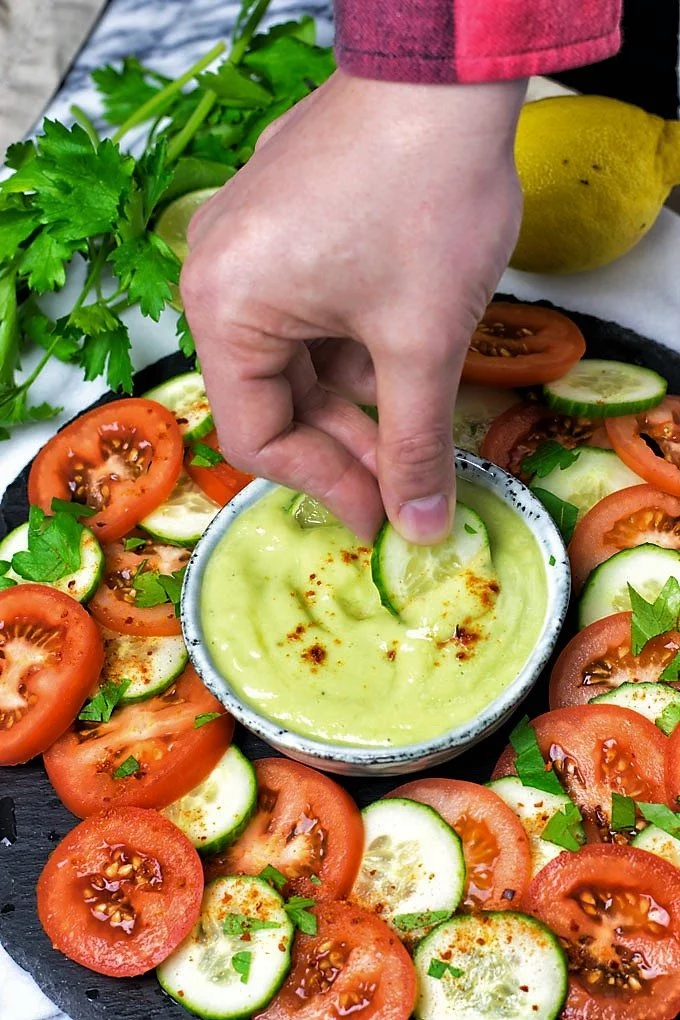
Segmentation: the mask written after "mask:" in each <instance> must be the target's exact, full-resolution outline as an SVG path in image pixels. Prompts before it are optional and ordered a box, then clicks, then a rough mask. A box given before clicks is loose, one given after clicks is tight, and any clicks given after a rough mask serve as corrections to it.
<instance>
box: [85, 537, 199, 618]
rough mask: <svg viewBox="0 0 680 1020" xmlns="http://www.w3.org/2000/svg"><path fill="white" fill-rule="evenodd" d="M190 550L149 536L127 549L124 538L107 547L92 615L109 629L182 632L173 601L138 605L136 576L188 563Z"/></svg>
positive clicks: (165, 572) (91, 608) (89, 607)
mask: <svg viewBox="0 0 680 1020" xmlns="http://www.w3.org/2000/svg"><path fill="white" fill-rule="evenodd" d="M190 555H191V552H190V550H188V549H180V548H178V547H177V546H174V545H162V544H161V543H159V542H154V541H152V540H147V541H146V542H145V543H144V545H141V546H139V547H137V548H136V549H131V550H126V549H125V546H124V545H123V543H122V542H113V543H112V544H111V545H107V546H105V547H104V557H105V561H106V563H105V567H104V579H103V580H102V583H101V584H100V585H99V588H98V589H97V591H96V592H95V593H94V597H93V598H91V599H90V601H89V603H88V609H89V610H90V612H91V613H92V615H93V616H94V617H95V619H97V620H98V621H99V623H101V625H102V626H103V627H108V628H109V630H115V631H118V633H119V634H138V635H141V636H143V637H164V636H168V635H172V634H181V633H182V628H181V626H180V622H179V619H178V617H177V614H176V613H175V607H174V605H172V603H169V602H165V603H162V604H161V605H158V606H140V605H138V599H139V592H138V591H137V589H136V588H135V586H134V580H135V577H136V576H137V575H138V574H141V573H146V572H155V573H158V574H172V573H173V572H174V571H176V570H181V569H182V567H186V565H187V563H188V562H189V557H190Z"/></svg>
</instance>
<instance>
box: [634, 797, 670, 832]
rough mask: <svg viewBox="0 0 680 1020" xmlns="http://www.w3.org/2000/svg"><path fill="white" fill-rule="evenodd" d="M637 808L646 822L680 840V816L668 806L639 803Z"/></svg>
mask: <svg viewBox="0 0 680 1020" xmlns="http://www.w3.org/2000/svg"><path fill="white" fill-rule="evenodd" d="M637 806H638V808H639V809H640V812H641V814H642V817H643V818H644V819H645V821H647V822H650V824H652V825H656V826H657V828H659V829H663V831H664V832H667V833H668V835H669V836H673V838H674V839H680V814H676V813H675V812H674V811H671V809H670V808H669V807H668V806H667V805H666V804H649V803H645V802H643V801H638V802H637Z"/></svg>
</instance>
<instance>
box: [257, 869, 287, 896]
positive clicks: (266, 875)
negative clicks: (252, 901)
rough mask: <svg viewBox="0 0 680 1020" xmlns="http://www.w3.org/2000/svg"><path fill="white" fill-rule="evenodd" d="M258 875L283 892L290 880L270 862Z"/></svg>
mask: <svg viewBox="0 0 680 1020" xmlns="http://www.w3.org/2000/svg"><path fill="white" fill-rule="evenodd" d="M257 877H258V878H261V879H263V881H265V882H268V883H269V885H272V886H274V888H275V889H278V891H279V892H281V890H282V889H283V888H284V886H285V885H286V883H287V882H288V879H287V878H286V876H285V875H282V874H281V872H280V871H279V870H278V868H275V867H274V865H273V864H268V865H267V866H266V867H265V868H263V869H262V871H261V872H260V874H259V875H258V876H257Z"/></svg>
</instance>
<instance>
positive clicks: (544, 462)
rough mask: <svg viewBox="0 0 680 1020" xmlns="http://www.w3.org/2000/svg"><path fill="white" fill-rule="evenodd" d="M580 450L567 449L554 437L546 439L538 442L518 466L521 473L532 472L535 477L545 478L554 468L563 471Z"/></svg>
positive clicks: (575, 459)
mask: <svg viewBox="0 0 680 1020" xmlns="http://www.w3.org/2000/svg"><path fill="white" fill-rule="evenodd" d="M580 453H581V451H580V450H579V449H578V448H576V449H575V450H567V448H566V446H562V444H561V443H558V442H556V441H555V440H554V439H547V440H546V441H545V442H544V443H540V444H539V446H537V447H536V449H535V450H534V452H533V453H530V454H528V456H526V457H525V458H524V460H523V461H522V463H521V465H520V467H521V470H522V473H525V472H526V473H527V474H533V475H535V476H536V477H537V478H545V477H546V476H547V475H549V474H551V473H552V472H553V471H554V470H555V468H559V469H560V470H561V471H564V469H565V468H568V467H571V465H572V464H573V463H574V462H575V461H577V460H578V458H579V455H580Z"/></svg>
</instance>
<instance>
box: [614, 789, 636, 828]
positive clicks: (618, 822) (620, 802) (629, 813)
mask: <svg viewBox="0 0 680 1020" xmlns="http://www.w3.org/2000/svg"><path fill="white" fill-rule="evenodd" d="M609 828H610V829H611V831H612V832H621V831H623V830H626V829H634V828H635V801H634V800H633V798H632V797H624V796H623V794H621V793H612V814H611V821H610V823H609Z"/></svg>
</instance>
